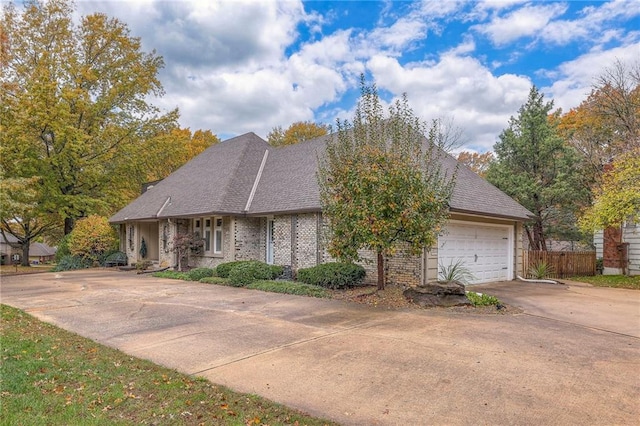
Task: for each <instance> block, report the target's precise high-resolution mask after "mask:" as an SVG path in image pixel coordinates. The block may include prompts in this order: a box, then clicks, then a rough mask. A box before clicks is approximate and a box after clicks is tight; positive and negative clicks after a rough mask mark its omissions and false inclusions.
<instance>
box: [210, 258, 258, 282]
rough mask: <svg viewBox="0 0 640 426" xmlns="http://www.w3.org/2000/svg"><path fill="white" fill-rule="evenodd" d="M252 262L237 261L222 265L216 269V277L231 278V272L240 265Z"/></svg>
mask: <svg viewBox="0 0 640 426" xmlns="http://www.w3.org/2000/svg"><path fill="white" fill-rule="evenodd" d="M249 262H252V261H251V260H237V261H235V262H226V263H221V264H219V265H218V266H217V267H216V275H217V276H219V277H221V278H229V272H231V270H232V269H233V268H235V267H236V266H238V265H242V264H244V263H249Z"/></svg>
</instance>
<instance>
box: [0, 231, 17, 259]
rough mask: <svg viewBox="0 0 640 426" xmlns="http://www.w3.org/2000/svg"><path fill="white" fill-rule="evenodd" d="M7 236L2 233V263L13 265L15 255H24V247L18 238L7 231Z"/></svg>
mask: <svg viewBox="0 0 640 426" xmlns="http://www.w3.org/2000/svg"><path fill="white" fill-rule="evenodd" d="M6 236H7V238H6V239H5V237H4V236H3V235H2V233H0V265H11V264H12V263H13V261H12V258H13V256H14V255H18V256H22V248H21V247H20V243H19V242H18V239H17V238H16V237H14V236H13V235H11V234H9V233H6Z"/></svg>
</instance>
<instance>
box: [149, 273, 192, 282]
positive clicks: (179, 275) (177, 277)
mask: <svg viewBox="0 0 640 426" xmlns="http://www.w3.org/2000/svg"><path fill="white" fill-rule="evenodd" d="M151 276H153V277H157V278H170V279H172V280H184V281H189V274H187V273H186V272H179V271H160V272H154V273H153V274H151Z"/></svg>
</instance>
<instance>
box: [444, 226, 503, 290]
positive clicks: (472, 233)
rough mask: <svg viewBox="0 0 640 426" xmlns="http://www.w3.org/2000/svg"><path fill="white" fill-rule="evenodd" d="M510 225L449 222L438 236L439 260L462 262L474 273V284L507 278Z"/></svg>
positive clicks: (446, 264) (449, 262)
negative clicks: (444, 230) (444, 231)
mask: <svg viewBox="0 0 640 426" xmlns="http://www.w3.org/2000/svg"><path fill="white" fill-rule="evenodd" d="M512 229H513V228H512V227H507V226H504V227H502V226H500V227H498V226H486V225H482V224H475V223H474V224H462V223H451V224H449V226H448V227H447V231H448V232H447V233H446V234H444V235H441V236H440V237H439V239H438V263H439V264H440V265H443V266H449V265H452V264H455V263H456V262H462V263H463V264H464V266H465V267H466V268H468V269H469V270H470V271H471V273H473V275H474V276H475V280H474V281H473V282H474V283H481V282H488V281H498V280H505V279H510V277H509V275H510V274H509V263H510V262H511V255H510V247H511V242H510V239H509V237H510V235H511V230H512Z"/></svg>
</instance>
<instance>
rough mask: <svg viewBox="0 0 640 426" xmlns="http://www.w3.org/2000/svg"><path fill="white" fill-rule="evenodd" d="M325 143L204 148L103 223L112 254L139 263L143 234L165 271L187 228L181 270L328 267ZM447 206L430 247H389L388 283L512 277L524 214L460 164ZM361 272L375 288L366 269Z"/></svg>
mask: <svg viewBox="0 0 640 426" xmlns="http://www.w3.org/2000/svg"><path fill="white" fill-rule="evenodd" d="M330 137H332V136H323V137H320V138H316V139H313V140H310V141H306V142H302V143H299V144H296V145H290V146H284V147H279V148H274V147H272V146H270V145H269V144H267V142H265V141H264V140H263V139H261V138H260V137H258V136H257V135H255V134H254V133H247V134H245V135H242V136H238V137H235V138H233V139H230V140H227V141H225V142H222V143H219V144H217V145H213V146H211V147H209V148H208V149H206V150H205V151H204V152H202V153H201V154H200V155H198V156H197V157H195V158H193V159H192V160H191V161H189V162H188V163H187V164H185V165H184V166H183V167H181V168H180V169H178V170H176V171H175V172H174V173H172V174H171V175H169V176H168V177H167V178H166V179H164V180H162V181H160V182H157V183H155V184H154V185H153V187H152V188H150V189H148V190H147V191H146V192H144V193H143V194H142V195H140V196H139V197H138V198H137V199H136V200H134V201H133V202H131V203H130V204H129V205H127V206H126V207H124V208H123V209H122V210H120V211H119V212H118V213H116V214H115V215H114V216H113V217H111V218H110V222H111V223H114V224H120V241H121V250H122V251H125V252H126V254H127V256H128V258H129V261H130V262H131V263H136V262H137V261H139V260H142V259H141V256H140V247H141V242H142V239H143V238H144V239H145V243H146V246H147V256H146V258H145V259H146V260H151V261H153V262H155V263H157V264H158V265H160V266H175V265H177V260H176V255H175V253H174V252H173V251H172V240H173V238H174V236H175V235H176V234H178V233H186V232H197V233H199V235H201V236H202V237H203V238H204V239H205V246H204V248H203V250H202V253H199V254H195V253H192V255H191V256H190V259H189V262H190V263H189V264H190V265H191V266H208V267H214V266H216V265H218V264H220V263H223V262H229V261H233V260H247V259H252V260H261V261H264V262H267V263H273V264H278V265H289V266H291V268H292V269H293V271H296V270H297V269H299V268H305V267H310V266H314V265H317V264H319V263H323V262H327V261H331V260H332V259H331V257H330V256H329V254H328V253H327V250H326V246H327V239H326V222H325V220H324V218H323V216H322V211H321V205H320V194H319V189H318V183H317V180H316V170H317V168H318V164H317V159H318V155H321V154H322V152H324V149H325V146H326V141H327V140H328V138H330ZM441 162H442V167H443V168H444V169H445V170H446V171H448V172H449V173H452V172H453V170H454V169H455V166H456V160H454V159H453V158H452V157H450V156H446V157H443V159H442V161H441ZM450 210H451V221H450V222H449V225H448V226H447V229H446V231H445V232H444V233H443V234H442V235H441V236H440V237H439V240H438V246H437V247H432V248H431V250H424V253H423V255H421V256H412V255H409V254H407V253H406V252H403V251H402V250H399V252H398V254H397V255H396V256H394V257H393V258H390V259H388V262H387V266H388V272H387V273H388V281H389V282H390V283H396V284H404V285H415V284H418V283H420V282H426V281H431V280H435V279H437V275H438V264H442V265H449V264H451V263H455V262H457V261H458V260H460V261H462V262H464V264H465V266H466V267H468V268H469V269H470V270H471V271H472V272H473V273H474V274H475V276H476V282H478V283H480V282H488V281H496V280H511V279H514V278H515V276H516V275H521V274H522V222H523V221H525V220H527V219H528V217H529V215H531V213H530V212H528V211H527V210H526V209H525V208H524V207H522V206H521V205H520V204H518V203H516V202H515V201H514V200H513V199H511V198H510V197H509V196H507V195H506V194H504V193H503V192H501V191H500V190H498V189H497V188H495V187H494V186H493V185H491V184H489V183H488V182H487V181H485V180H484V179H483V178H481V177H479V176H478V175H477V174H475V173H474V172H472V171H471V170H469V169H468V168H466V167H464V166H461V167H460V169H459V171H458V176H457V181H456V186H455V190H454V193H453V197H452V200H451V203H450ZM363 255H364V256H365V257H367V258H368V259H371V260H372V261H373V260H374V259H375V255H374V253H367V252H363ZM363 266H365V268H366V269H367V279H368V280H369V281H373V282H375V281H376V279H377V275H376V274H377V272H376V267H375V263H374V262H370V263H365V264H364V265H363Z"/></svg>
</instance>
